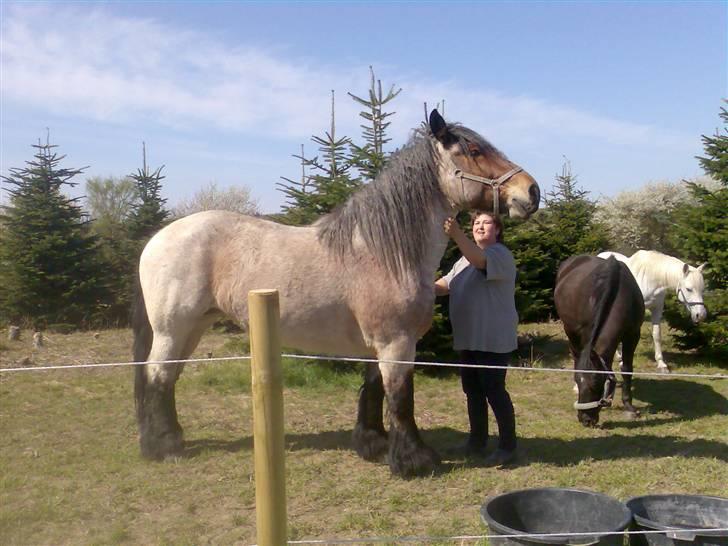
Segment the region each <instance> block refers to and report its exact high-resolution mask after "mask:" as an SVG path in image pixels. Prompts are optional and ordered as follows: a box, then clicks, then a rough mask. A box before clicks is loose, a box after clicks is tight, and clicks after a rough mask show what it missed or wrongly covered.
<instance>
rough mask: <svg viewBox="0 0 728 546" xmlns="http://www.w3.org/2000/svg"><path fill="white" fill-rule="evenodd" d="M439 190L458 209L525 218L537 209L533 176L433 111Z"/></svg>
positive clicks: (482, 140) (539, 196) (539, 197)
mask: <svg viewBox="0 0 728 546" xmlns="http://www.w3.org/2000/svg"><path fill="white" fill-rule="evenodd" d="M430 132H431V133H432V135H433V136H434V137H435V139H436V145H435V147H436V148H437V152H438V154H439V156H440V158H439V165H438V168H439V171H440V175H439V178H440V188H441V189H442V191H443V193H444V194H445V195H446V196H447V199H448V200H449V201H450V205H451V206H452V207H453V208H456V209H458V210H463V209H465V210H473V209H480V210H485V211H489V212H490V211H493V212H494V213H495V214H499V213H504V214H505V213H506V212H507V213H508V215H509V216H511V217H515V218H528V217H529V216H531V214H533V213H534V212H536V211H537V210H538V206H539V202H540V200H541V192H540V190H539V187H538V184H537V183H536V181H535V180H534V179H533V177H532V176H531V175H530V174H528V173H527V172H526V171H525V170H524V169H522V168H521V167H519V166H518V165H516V164H515V163H513V162H511V161H510V160H508V158H506V156H505V155H503V154H502V153H501V152H500V151H499V150H498V149H496V148H495V147H494V146H493V145H492V144H490V143H489V142H488V141H486V140H485V139H484V138H483V137H481V136H480V135H478V134H477V133H476V132H475V131H473V130H471V129H468V128H467V127H463V126H462V125H459V124H448V123H445V120H444V119H443V118H442V116H441V115H440V114H439V113H438V111H437V110H433V111H432V113H431V114H430Z"/></svg>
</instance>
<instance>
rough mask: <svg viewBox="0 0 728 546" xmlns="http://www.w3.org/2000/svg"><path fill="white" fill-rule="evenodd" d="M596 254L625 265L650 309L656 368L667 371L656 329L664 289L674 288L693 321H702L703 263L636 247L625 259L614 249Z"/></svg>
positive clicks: (664, 292) (658, 329)
mask: <svg viewBox="0 0 728 546" xmlns="http://www.w3.org/2000/svg"><path fill="white" fill-rule="evenodd" d="M598 256H599V257H600V258H605V259H606V258H608V257H609V256H614V257H615V258H616V259H617V260H619V261H620V262H623V263H625V264H627V267H629V270H630V271H631V272H632V275H634V278H635V279H636V280H637V284H638V285H639V287H640V291H641V292H642V297H643V298H644V301H645V308H646V309H647V310H648V311H649V312H650V321H651V322H652V341H653V343H654V345H655V362H657V369H658V370H659V371H661V372H665V373H669V372H670V367H669V366H668V365H667V364H666V363H665V360H664V359H663V357H662V342H661V337H662V331H661V328H660V323H661V321H662V310H663V308H664V307H665V295H666V294H667V289H668V288H672V289H674V290H675V292H676V294H677V299H678V301H679V302H680V303H682V304H683V305H685V308H686V309H687V310H688V313H690V318H691V319H692V321H693V322H694V323H695V324H697V323H698V322H700V321H701V320H705V318H706V317H707V316H708V312H707V309H706V308H705V304H704V303H703V287H704V286H705V284H704V281H703V268H704V267H705V265H706V264H701V265H700V266H698V267H693V266H691V265H688V264H686V263H685V262H682V261H680V260H678V259H677V258H673V257H672V256H668V255H666V254H662V253H661V252H657V251H655V250H638V251H637V252H635V253H634V254H633V255H632V256H631V257H629V258H627V257H626V256H623V255H622V254H619V253H617V252H602V253H601V254H599V255H598Z"/></svg>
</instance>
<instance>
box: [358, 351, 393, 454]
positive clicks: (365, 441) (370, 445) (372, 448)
mask: <svg viewBox="0 0 728 546" xmlns="http://www.w3.org/2000/svg"><path fill="white" fill-rule="evenodd" d="M383 405H384V384H383V383H382V374H381V373H380V371H379V366H378V365H377V364H373V363H372V364H367V368H366V371H365V372H364V384H363V385H362V386H361V389H359V406H358V411H357V416H356V426H355V427H354V433H353V435H352V437H353V441H354V449H356V452H357V453H358V454H359V456H360V457H362V458H363V459H366V460H367V461H382V460H384V458H385V456H386V454H387V431H386V430H384V416H383Z"/></svg>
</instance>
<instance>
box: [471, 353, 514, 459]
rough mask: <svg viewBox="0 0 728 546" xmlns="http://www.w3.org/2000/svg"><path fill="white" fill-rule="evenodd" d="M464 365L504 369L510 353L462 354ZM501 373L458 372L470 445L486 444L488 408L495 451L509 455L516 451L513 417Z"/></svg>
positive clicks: (476, 370)
mask: <svg viewBox="0 0 728 546" xmlns="http://www.w3.org/2000/svg"><path fill="white" fill-rule="evenodd" d="M461 356H462V361H463V363H465V364H483V365H491V366H507V365H508V363H509V362H510V357H511V353H490V352H484V351H462V353H461ZM506 371H507V370H505V369H492V368H470V367H468V366H463V367H461V368H460V378H461V380H462V384H463V392H464V393H465V396H466V398H467V401H468V418H469V419H470V440H469V441H470V442H471V443H473V444H475V445H483V446H484V445H485V444H486V442H487V441H488V405H490V407H491V409H492V410H493V415H494V416H495V420H496V422H497V423H498V435H499V437H500V438H499V442H498V447H499V448H501V449H505V450H508V451H511V450H513V449H516V414H515V412H514V410H513V402H511V397H510V395H509V394H508V391H507V390H506Z"/></svg>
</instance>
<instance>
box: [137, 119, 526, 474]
mask: <svg viewBox="0 0 728 546" xmlns="http://www.w3.org/2000/svg"><path fill="white" fill-rule="evenodd" d="M539 201H540V190H539V187H538V185H537V184H536V182H535V181H534V179H533V178H532V177H531V176H530V175H529V174H528V173H527V172H525V171H524V170H523V169H521V168H520V167H518V166H517V165H515V164H514V163H512V162H511V161H509V160H508V159H507V158H506V156H505V155H503V154H502V153H501V152H499V151H498V150H497V149H496V148H495V147H493V146H492V145H491V144H490V143H488V142H487V141H486V140H484V139H483V138H482V137H481V136H479V135H478V134H477V133H476V132H474V131H472V130H470V129H468V128H466V127H464V126H462V125H459V124H447V123H446V122H445V120H444V119H443V118H442V116H440V114H439V113H438V112H437V111H436V110H434V111H432V113H431V114H430V119H429V124H423V127H422V128H421V129H419V130H416V131H415V132H414V134H413V136H412V138H411V139H410V141H409V142H408V143H407V145H405V146H404V147H403V148H402V149H401V150H400V151H398V152H397V153H396V154H394V155H393V157H392V158H391V160H390V161H389V163H388V164H387V166H386V168H385V169H384V170H383V171H382V172H381V173H380V175H379V176H378V177H377V179H376V180H375V181H373V182H372V183H370V184H368V185H366V186H364V187H363V188H362V189H361V190H359V191H358V192H357V193H355V194H354V195H353V196H352V197H351V198H350V199H349V200H348V201H347V202H345V203H344V204H343V205H342V206H340V207H339V208H338V209H337V210H335V211H334V212H332V213H330V214H328V215H326V216H324V217H322V218H321V219H319V220H318V221H317V222H316V223H315V224H313V225H311V226H307V227H292V226H286V225H281V224H278V223H274V222H271V221H267V220H264V219H261V218H255V217H249V216H243V215H240V214H236V213H231V212H224V211H207V212H201V213H198V214H193V215H191V216H188V217H186V218H182V219H180V220H177V221H175V222H173V223H171V224H170V225H168V226H166V227H165V228H163V229H162V230H161V231H159V232H158V233H157V234H156V235H155V236H154V237H153V238H152V239H151V240H150V241H149V243H148V244H147V245H146V247H145V248H144V251H143V252H142V255H141V259H140V263H139V279H138V280H139V287H140V290H139V291H138V296H137V300H136V305H135V313H134V317H133V329H134V335H135V337H134V359H135V360H136V361H137V362H149V364H145V365H140V366H137V370H136V376H135V400H136V410H137V420H138V424H139V433H140V445H141V452H142V455H143V456H144V457H147V458H151V459H163V458H165V457H166V456H169V455H175V454H179V453H180V452H182V450H183V439H182V428H181V427H180V424H179V422H178V420H177V411H176V406H175V382H176V381H177V379H178V377H179V375H180V373H181V372H182V365H181V364H179V363H164V361H166V360H177V359H185V358H187V357H188V356H189V355H190V354H191V353H192V351H193V350H194V349H195V347H196V346H197V344H198V342H199V340H200V337H201V336H202V333H203V332H204V331H205V330H206V329H207V328H208V327H209V326H210V325H212V324H213V323H214V322H215V321H216V320H218V319H219V318H221V317H223V316H227V317H231V318H233V319H234V320H236V321H237V322H239V323H240V324H241V326H242V327H243V328H245V327H247V321H248V308H247V301H248V298H247V295H248V291H250V290H254V289H262V288H276V289H278V291H279V293H280V312H281V322H280V324H281V343H282V344H283V346H285V347H291V348H297V349H300V350H302V351H307V352H311V353H316V354H329V355H337V356H343V355H347V356H355V357H367V358H371V357H376V358H377V359H378V361H379V362H378V364H370V365H368V368H367V370H366V372H365V380H364V384H363V386H362V388H361V390H360V395H359V404H358V416H357V421H356V426H355V428H354V431H353V443H354V446H355V449H356V451H357V452H358V454H359V455H360V456H362V457H363V458H364V459H367V460H380V461H381V460H387V461H388V462H389V466H390V469H391V471H392V473H393V474H395V475H401V476H411V475H416V474H422V473H427V472H430V471H431V470H432V469H433V468H434V466H435V465H436V464H438V463H439V460H440V459H439V456H438V455H437V453H436V452H435V451H434V450H433V449H432V448H430V447H429V446H427V445H426V444H425V443H424V442H423V441H422V439H421V438H420V434H419V431H418V429H417V425H416V424H415V415H414V386H413V371H414V366H413V365H411V364H406V365H402V364H396V363H393V362H392V361H402V360H404V361H413V360H414V357H415V344H416V343H417V340H418V339H419V338H420V337H421V336H422V335H423V334H424V333H425V332H426V331H427V330H428V329H429V327H430V324H431V321H432V312H433V306H434V302H435V291H434V284H433V280H434V277H435V271H436V269H437V267H438V265H439V263H440V259H441V258H442V255H443V253H444V251H445V247H446V245H447V236H446V235H445V233H444V231H443V227H442V226H443V222H444V220H445V218H447V217H448V216H453V215H454V214H456V213H457V211H459V210H462V209H475V208H477V209H481V208H482V209H494V208H496V209H497V208H498V207H500V208H501V209H502V210H506V211H507V212H508V213H509V214H510V216H513V217H521V218H528V217H529V216H530V215H531V214H533V213H534V212H535V211H536V210H537V209H538V206H539ZM385 396H386V399H387V403H388V408H389V417H390V420H389V431H388V432H387V431H386V430H385V428H384V421H383V409H382V406H383V401H384V398H385Z"/></svg>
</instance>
